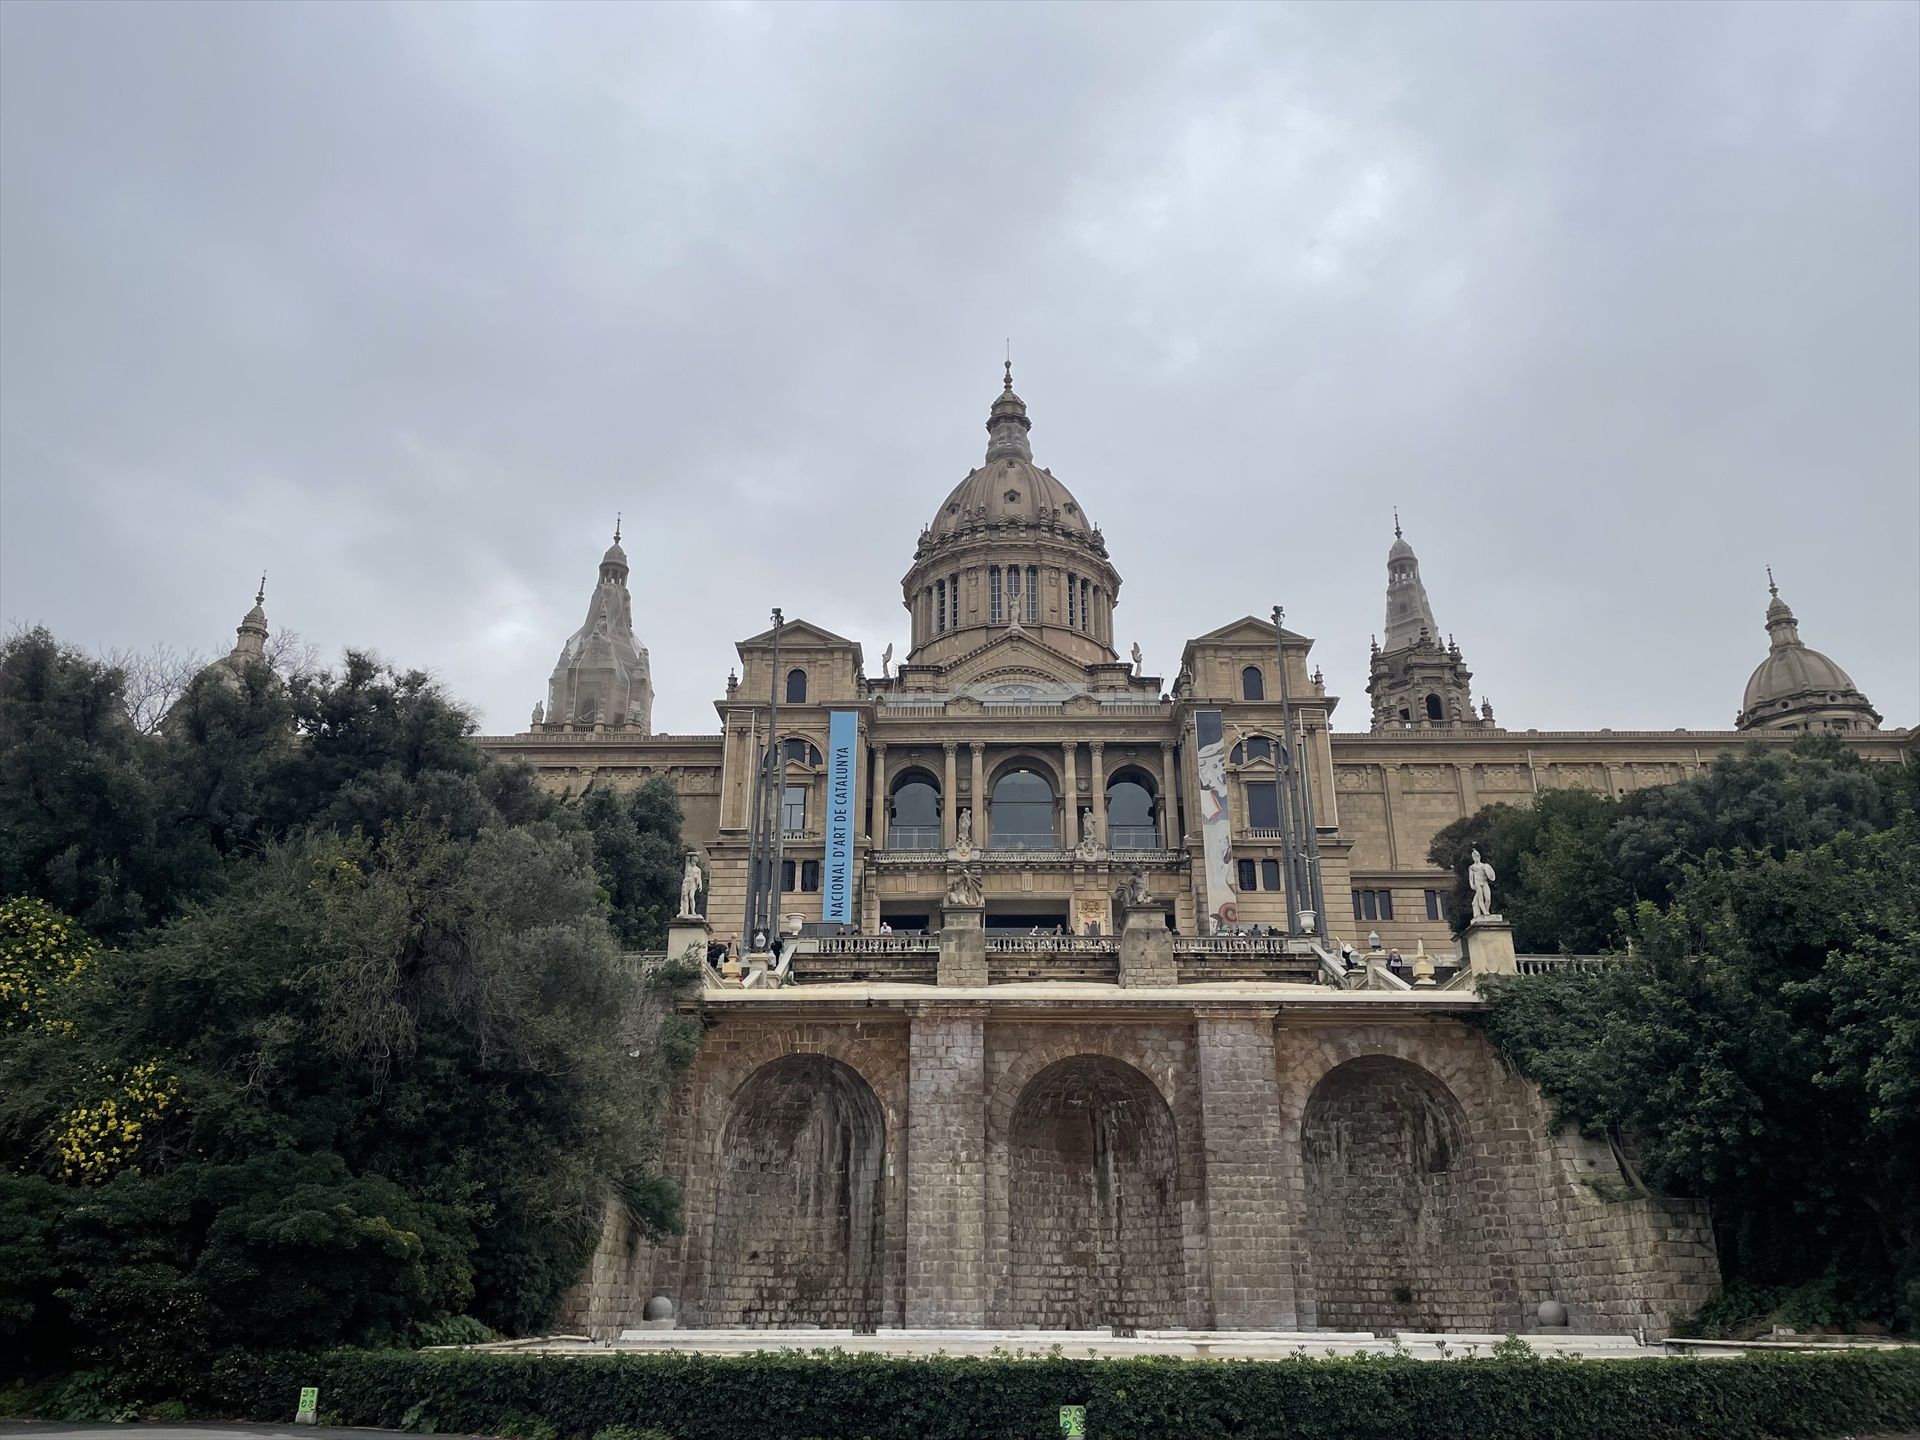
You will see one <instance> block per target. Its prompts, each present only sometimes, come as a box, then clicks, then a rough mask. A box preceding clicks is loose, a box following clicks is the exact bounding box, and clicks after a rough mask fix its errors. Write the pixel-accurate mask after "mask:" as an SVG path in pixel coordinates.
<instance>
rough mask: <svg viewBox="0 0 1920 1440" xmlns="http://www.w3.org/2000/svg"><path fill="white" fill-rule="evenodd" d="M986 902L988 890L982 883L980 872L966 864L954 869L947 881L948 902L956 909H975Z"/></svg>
mask: <svg viewBox="0 0 1920 1440" xmlns="http://www.w3.org/2000/svg"><path fill="white" fill-rule="evenodd" d="M984 903H986V892H985V891H984V890H983V889H982V888H981V885H980V873H979V872H978V871H977V870H973V869H970V868H968V867H965V866H963V867H961V868H960V869H959V870H956V871H954V874H953V878H952V879H951V880H949V881H948V882H947V904H948V905H949V906H950V907H952V908H954V909H956V910H975V909H978V908H979V907H980V906H981V905H983V904H984Z"/></svg>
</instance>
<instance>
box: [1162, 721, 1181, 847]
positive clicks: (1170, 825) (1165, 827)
mask: <svg viewBox="0 0 1920 1440" xmlns="http://www.w3.org/2000/svg"><path fill="white" fill-rule="evenodd" d="M1179 783H1180V772H1179V771H1177V770H1175V769H1174V768H1173V746H1172V745H1170V744H1166V743H1164V742H1163V743H1162V744H1161V746H1160V841H1161V843H1162V844H1163V845H1165V846H1166V847H1167V849H1169V850H1178V849H1179V848H1180V833H1179V829H1178V827H1179V824H1180V792H1179V790H1178V789H1177V788H1176V787H1177V786H1178V785H1179Z"/></svg>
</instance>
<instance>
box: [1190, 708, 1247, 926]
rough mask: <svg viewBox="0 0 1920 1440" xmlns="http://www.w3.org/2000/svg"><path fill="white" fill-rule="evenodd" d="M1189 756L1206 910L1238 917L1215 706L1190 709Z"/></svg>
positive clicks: (1230, 920) (1232, 919)
mask: <svg viewBox="0 0 1920 1440" xmlns="http://www.w3.org/2000/svg"><path fill="white" fill-rule="evenodd" d="M1193 756H1194V761H1195V768H1197V769H1198V770H1199V772H1200V839H1201V843H1202V846H1203V853H1204V855H1205V858H1206V867H1207V890H1206V900H1207V913H1208V914H1209V915H1218V916H1219V917H1220V923H1221V924H1223V925H1235V924H1238V923H1239V920H1240V903H1239V898H1238V896H1237V895H1236V894H1235V892H1234V888H1233V816H1232V813H1231V812H1230V811H1229V810H1228V808H1227V749H1226V741H1225V739H1224V737H1223V735H1222V732H1221V726H1220V712H1219V711H1218V710H1196V711H1194V712H1193Z"/></svg>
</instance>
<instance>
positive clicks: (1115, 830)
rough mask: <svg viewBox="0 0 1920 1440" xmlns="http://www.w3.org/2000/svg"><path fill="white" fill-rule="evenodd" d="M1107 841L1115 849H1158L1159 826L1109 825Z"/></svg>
mask: <svg viewBox="0 0 1920 1440" xmlns="http://www.w3.org/2000/svg"><path fill="white" fill-rule="evenodd" d="M1107 843H1108V844H1109V845H1111V846H1112V847H1113V848H1114V849H1115V850H1158V849H1159V848H1160V827H1159V826H1157V825H1110V826H1108V827H1107Z"/></svg>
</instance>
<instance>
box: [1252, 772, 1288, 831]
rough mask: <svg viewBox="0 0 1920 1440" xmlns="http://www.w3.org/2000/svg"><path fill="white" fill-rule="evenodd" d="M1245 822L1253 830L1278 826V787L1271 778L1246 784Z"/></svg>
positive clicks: (1277, 827) (1274, 828)
mask: <svg viewBox="0 0 1920 1440" xmlns="http://www.w3.org/2000/svg"><path fill="white" fill-rule="evenodd" d="M1247 824H1248V825H1249V826H1250V827H1251V828H1253V829H1255V830H1278V829H1279V828H1280V787H1279V786H1277V785H1276V784H1274V782H1273V781H1271V780H1256V781H1254V782H1253V783H1252V784H1251V785H1249V786H1247Z"/></svg>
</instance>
